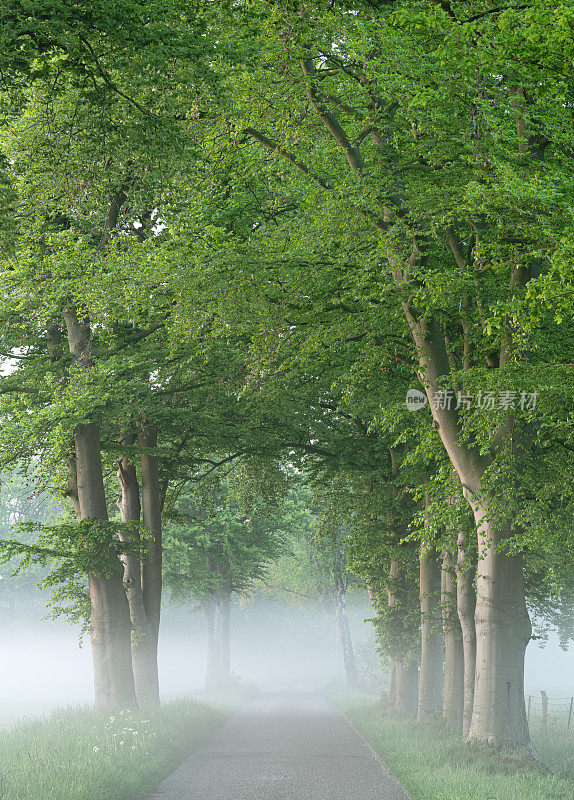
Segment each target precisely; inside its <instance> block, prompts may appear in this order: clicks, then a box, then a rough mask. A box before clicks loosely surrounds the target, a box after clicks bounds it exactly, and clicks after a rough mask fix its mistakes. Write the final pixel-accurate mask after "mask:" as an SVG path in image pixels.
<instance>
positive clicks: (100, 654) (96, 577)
mask: <svg viewBox="0 0 574 800" xmlns="http://www.w3.org/2000/svg"><path fill="white" fill-rule="evenodd" d="M64 322H65V324H66V330H67V335H68V346H69V349H70V353H71V354H72V356H73V358H74V366H75V368H76V369H80V370H83V369H87V368H89V366H90V363H91V341H92V331H91V329H90V327H89V325H88V324H87V323H86V322H85V321H81V320H80V319H79V318H78V315H77V312H76V309H74V308H69V309H67V310H66V311H65V312H64ZM72 379H73V376H72ZM74 450H75V452H74V454H73V455H72V456H70V457H69V458H68V473H69V480H68V494H69V496H70V497H71V498H72V501H73V503H74V508H75V509H76V514H77V517H78V519H79V520H81V521H83V520H94V521H96V520H100V521H103V522H107V521H108V509H107V505H106V495H105V490H104V478H103V472H102V457H101V450H100V432H99V428H98V426H97V424H96V423H94V422H90V423H87V424H83V425H78V426H77V427H76V429H75V431H74ZM74 472H75V475H74ZM95 546H96V545H94V544H93V543H91V542H89V541H87V542H86V547H90V548H93V547H95ZM97 547H98V551H97V555H98V556H99V557H102V558H104V559H106V560H108V561H110V562H111V564H114V562H115V561H117V569H115V570H114V569H112V570H111V571H109V570H106V571H105V574H103V572H99V571H98V572H96V571H94V570H92V571H91V572H90V573H89V574H88V582H89V588H90V637H91V643H92V658H93V664H94V691H95V704H96V707H98V708H103V707H107V706H131V705H133V704H134V703H135V690H134V678H133V672H132V663H131V652H130V639H131V621H130V614H129V608H128V602H127V599H126V595H125V591H124V583H123V568H122V564H121V561H120V560H119V558H116V556H115V555H114V553H113V552H112V550H111V548H110V546H109V545H106V544H105V543H102V544H98V545H97Z"/></svg>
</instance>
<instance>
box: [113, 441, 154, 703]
mask: <svg viewBox="0 0 574 800" xmlns="http://www.w3.org/2000/svg"><path fill="white" fill-rule="evenodd" d="M134 442H135V436H133V435H130V436H126V437H124V440H123V444H126V445H133V444H134ZM118 480H119V482H120V485H121V488H122V497H121V500H120V501H119V502H118V507H119V509H120V515H121V520H122V522H132V523H133V526H132V529H131V531H130V532H129V534H126V532H125V531H123V532H121V533H120V537H121V539H122V541H128V542H131V543H132V545H133V547H134V550H135V552H134V551H132V552H128V553H126V554H125V555H124V556H123V557H122V561H123V562H124V586H125V590H126V595H127V598H128V604H129V609H130V618H131V623H132V640H131V650H132V666H133V673H134V683H135V690H136V697H137V701H138V703H139V705H144V706H145V705H158V704H159V686H158V674H157V637H156V636H155V633H154V630H153V628H152V625H151V622H150V620H149V619H148V616H147V614H146V611H145V607H144V600H143V591H142V574H141V573H142V563H141V560H140V558H139V554H138V552H137V548H138V546H139V540H140V534H139V523H140V513H141V508H140V493H139V483H138V478H137V473H136V468H135V466H134V464H133V463H132V462H131V461H130V460H129V459H128V458H126V457H124V458H122V459H120V462H119V465H118Z"/></svg>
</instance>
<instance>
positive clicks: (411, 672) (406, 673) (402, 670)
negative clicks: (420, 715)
mask: <svg viewBox="0 0 574 800" xmlns="http://www.w3.org/2000/svg"><path fill="white" fill-rule="evenodd" d="M417 681H418V665H417V664H416V662H414V661H410V662H408V663H406V664H402V663H400V662H397V663H396V687H397V688H396V697H395V711H398V712H399V714H404V715H405V716H408V717H414V716H415V715H416V713H417Z"/></svg>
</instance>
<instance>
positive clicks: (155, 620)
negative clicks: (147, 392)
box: [138, 425, 162, 705]
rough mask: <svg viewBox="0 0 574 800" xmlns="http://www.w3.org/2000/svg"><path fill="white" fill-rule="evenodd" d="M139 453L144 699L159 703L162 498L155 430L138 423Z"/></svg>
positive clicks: (154, 703)
mask: <svg viewBox="0 0 574 800" xmlns="http://www.w3.org/2000/svg"><path fill="white" fill-rule="evenodd" d="M138 441H139V444H140V447H141V448H142V452H141V476H142V512H143V524H144V526H145V528H146V529H147V535H148V537H149V538H148V547H147V552H146V556H145V558H144V560H143V563H142V569H141V576H142V577H141V582H142V599H143V606H144V610H145V615H146V617H147V620H148V623H149V633H148V634H146V640H147V641H146V644H145V649H146V659H147V661H148V668H147V671H148V674H149V677H150V683H149V685H148V689H147V698H148V699H147V702H149V703H152V704H153V705H159V678H158V667H157V648H158V639H159V625H160V616H161V592H162V522H161V516H162V499H161V491H160V481H159V467H158V459H157V455H156V453H155V452H154V451H155V449H156V448H157V430H156V429H155V428H154V427H152V426H146V425H142V426H141V427H140V429H139V431H138Z"/></svg>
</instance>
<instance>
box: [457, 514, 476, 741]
mask: <svg viewBox="0 0 574 800" xmlns="http://www.w3.org/2000/svg"><path fill="white" fill-rule="evenodd" d="M457 548H458V556H457V560H456V605H457V610H458V619H459V621H460V627H461V631H462V648H463V657H464V701H463V715H462V735H463V737H464V738H465V739H466V737H467V736H468V732H469V731H470V723H471V720H472V707H473V705H474V680H475V671H476V628H475V624H474V612H475V609H476V589H475V586H474V579H475V576H476V564H475V562H474V559H471V558H470V555H469V547H468V537H467V534H466V531H464V530H460V531H459V534H458V540H457Z"/></svg>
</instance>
